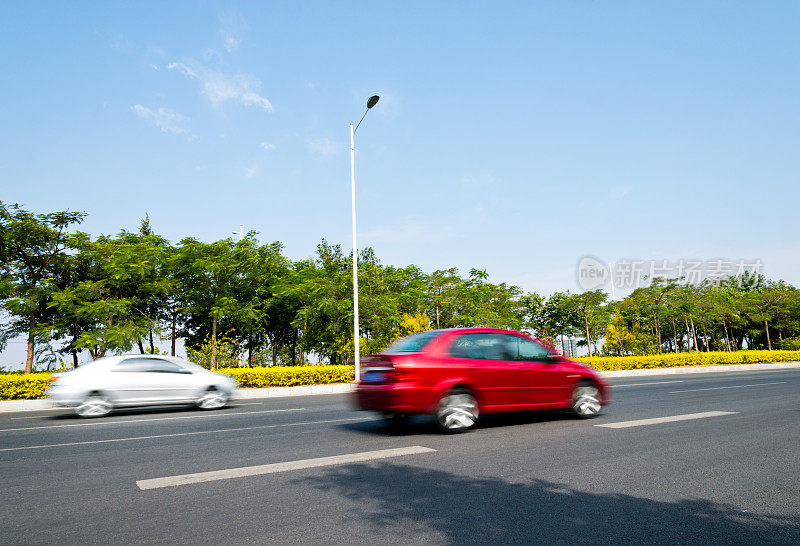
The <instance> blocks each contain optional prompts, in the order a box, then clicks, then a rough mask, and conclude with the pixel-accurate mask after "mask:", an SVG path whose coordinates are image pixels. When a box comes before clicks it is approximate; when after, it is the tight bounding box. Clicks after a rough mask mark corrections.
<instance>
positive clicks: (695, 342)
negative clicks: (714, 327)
mask: <svg viewBox="0 0 800 546" xmlns="http://www.w3.org/2000/svg"><path fill="white" fill-rule="evenodd" d="M689 324H691V325H692V339H694V350H695V351H700V344H699V343H697V330H696V329H695V327H694V319H693V318H692V315H689Z"/></svg>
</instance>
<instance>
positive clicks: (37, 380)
mask: <svg viewBox="0 0 800 546" xmlns="http://www.w3.org/2000/svg"><path fill="white" fill-rule="evenodd" d="M49 385H50V374H49V373H47V372H42V373H29V374H19V373H10V374H0V400H35V399H37V398H44V391H46V390H47V387H48V386H49Z"/></svg>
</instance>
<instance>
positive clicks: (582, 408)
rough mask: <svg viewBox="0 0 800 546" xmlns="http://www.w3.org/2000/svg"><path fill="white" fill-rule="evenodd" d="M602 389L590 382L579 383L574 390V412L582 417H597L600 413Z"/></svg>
mask: <svg viewBox="0 0 800 546" xmlns="http://www.w3.org/2000/svg"><path fill="white" fill-rule="evenodd" d="M601 407H602V406H601V404H600V391H599V390H598V388H597V387H595V386H594V385H593V384H591V383H588V382H583V383H579V384H578V385H576V386H575V389H574V390H573V391H572V413H574V414H575V415H577V416H578V417H581V418H584V419H585V418H589V417H595V416H596V415H598V414H599V413H600V408H601Z"/></svg>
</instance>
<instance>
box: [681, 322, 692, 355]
mask: <svg viewBox="0 0 800 546" xmlns="http://www.w3.org/2000/svg"><path fill="white" fill-rule="evenodd" d="M683 323H684V324H685V325H686V345H687V347H688V348H689V354H692V332H691V330H689V321H688V320H686V315H683Z"/></svg>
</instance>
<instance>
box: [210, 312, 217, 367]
mask: <svg viewBox="0 0 800 546" xmlns="http://www.w3.org/2000/svg"><path fill="white" fill-rule="evenodd" d="M211 369H212V370H216V369H217V315H213V316H212V317H211Z"/></svg>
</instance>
